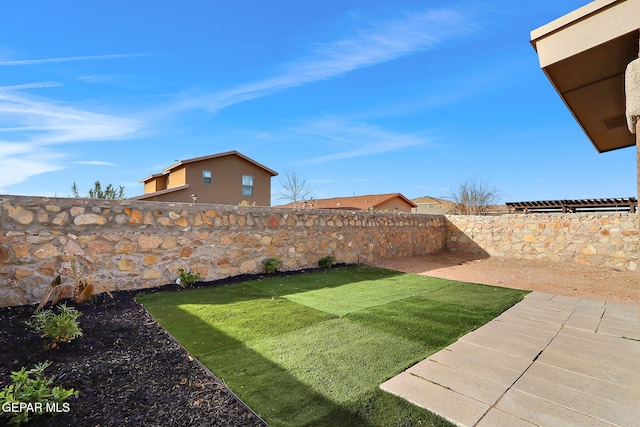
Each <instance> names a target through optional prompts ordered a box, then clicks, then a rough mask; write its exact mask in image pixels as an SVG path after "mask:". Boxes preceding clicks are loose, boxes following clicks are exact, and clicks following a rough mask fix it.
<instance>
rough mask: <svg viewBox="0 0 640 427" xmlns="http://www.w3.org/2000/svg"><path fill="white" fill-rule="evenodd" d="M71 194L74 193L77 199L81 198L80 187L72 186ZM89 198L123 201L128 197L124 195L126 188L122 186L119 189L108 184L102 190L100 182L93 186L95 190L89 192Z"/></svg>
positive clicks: (74, 184)
mask: <svg viewBox="0 0 640 427" xmlns="http://www.w3.org/2000/svg"><path fill="white" fill-rule="evenodd" d="M71 192H72V193H73V197H75V198H76V199H78V198H80V192H79V191H78V186H77V185H76V183H75V182H74V183H73V185H72V186H71ZM89 198H90V199H111V200H121V199H126V198H127V196H125V194H124V187H123V186H122V185H120V186H119V187H118V188H117V189H116V188H115V187H114V186H113V185H111V184H108V185H107V186H106V187H105V189H104V190H103V189H102V184H100V181H96V182H95V183H94V184H93V188H92V189H90V190H89Z"/></svg>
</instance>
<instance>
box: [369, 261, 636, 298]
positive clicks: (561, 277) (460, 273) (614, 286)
mask: <svg viewBox="0 0 640 427" xmlns="http://www.w3.org/2000/svg"><path fill="white" fill-rule="evenodd" d="M376 266H378V267H384V268H389V269H392V270H398V271H404V272H407V273H416V274H421V275H425V276H434V277H441V278H445V279H452V280H460V281H464V282H472V283H483V284H487V285H494V286H504V287H508V288H515V289H528V290H532V291H539V292H546V293H550V294H556V295H566V296H571V297H577V298H584V299H594V300H604V301H611V302H617V303H624V304H633V305H640V271H619V270H614V269H612V268H607V267H597V266H589V265H580V264H574V263H568V262H551V261H542V260H518V259H507V258H482V257H479V256H478V255H475V254H471V253H465V252H443V253H441V254H436V255H428V256H422V257H408V258H400V259H389V260H381V261H379V262H377V263H376Z"/></svg>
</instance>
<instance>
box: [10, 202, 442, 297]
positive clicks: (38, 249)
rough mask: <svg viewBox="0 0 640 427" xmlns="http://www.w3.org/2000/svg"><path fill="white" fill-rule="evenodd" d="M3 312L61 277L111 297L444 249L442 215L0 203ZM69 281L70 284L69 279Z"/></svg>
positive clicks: (136, 204) (143, 204) (37, 294)
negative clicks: (73, 266) (182, 280)
mask: <svg viewBox="0 0 640 427" xmlns="http://www.w3.org/2000/svg"><path fill="white" fill-rule="evenodd" d="M0 203H1V204H2V206H1V210H0V306H6V305H19V304H28V303H33V302H36V301H39V300H40V298H42V296H43V294H44V292H45V290H46V287H47V285H48V284H49V282H51V280H52V279H53V278H54V277H55V276H56V275H57V274H59V273H61V272H62V273H63V276H62V277H63V279H64V280H66V281H68V282H70V281H71V279H70V278H69V277H67V276H68V275H69V274H70V271H69V260H70V258H71V257H73V256H75V258H76V259H77V264H78V265H79V267H80V268H81V269H82V274H83V276H85V277H87V278H89V279H90V280H91V281H92V282H93V283H99V284H101V285H103V286H105V287H106V288H107V289H109V290H121V289H135V288H145V287H153V286H159V285H163V284H167V283H170V282H174V281H175V279H176V278H177V276H178V269H180V268H182V269H184V270H186V271H188V270H192V271H193V272H197V273H200V274H201V276H202V278H203V280H215V279H219V278H224V277H228V276H235V275H238V274H243V273H258V272H261V271H263V267H262V265H261V260H262V259H264V258H266V257H279V258H281V259H282V261H283V266H282V268H281V269H282V270H296V269H301V268H309V267H316V266H317V262H318V260H319V259H320V258H322V257H324V256H326V255H328V254H332V255H334V256H335V258H336V261H337V262H343V263H365V262H369V263H370V262H373V261H374V260H376V259H378V258H394V257H402V256H414V255H424V254H428V253H433V252H437V251H440V250H442V249H443V247H444V242H445V235H446V228H445V220H444V217H442V216H430V215H412V214H391V213H375V212H347V211H326V210H292V209H273V208H259V207H239V206H225V205H205V204H196V205H190V204H187V203H163V202H140V201H131V200H124V201H113V200H95V199H63V198H42V197H25V196H7V195H4V196H0ZM65 273H66V274H67V276H65Z"/></svg>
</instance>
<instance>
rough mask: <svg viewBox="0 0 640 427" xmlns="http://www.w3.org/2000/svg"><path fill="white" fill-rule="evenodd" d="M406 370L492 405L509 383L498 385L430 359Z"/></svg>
mask: <svg viewBox="0 0 640 427" xmlns="http://www.w3.org/2000/svg"><path fill="white" fill-rule="evenodd" d="M406 372H409V373H410V374H412V375H414V376H416V377H419V378H421V379H423V380H426V381H429V382H431V383H434V384H445V383H446V385H447V388H448V389H449V390H453V391H455V392H457V393H460V394H463V395H465V396H469V397H470V398H472V399H475V400H478V401H480V402H482V403H486V404H488V405H492V404H493V402H495V401H496V400H497V399H498V398H499V397H500V396H502V395H503V394H504V392H506V391H507V388H509V385H500V384H499V383H496V382H493V381H490V380H488V379H486V378H481V377H479V376H476V375H472V374H469V373H467V372H464V371H460V370H458V369H456V368H454V367H450V366H447V365H442V364H440V363H438V362H436V361H434V360H432V359H426V360H423V361H422V362H420V363H417V364H415V365H413V366H412V367H411V368H409V369H407V371H406Z"/></svg>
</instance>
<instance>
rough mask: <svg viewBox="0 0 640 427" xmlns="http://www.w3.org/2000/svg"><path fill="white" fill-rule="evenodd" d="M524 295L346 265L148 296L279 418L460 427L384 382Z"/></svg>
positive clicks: (268, 414) (271, 418) (229, 378)
mask: <svg viewBox="0 0 640 427" xmlns="http://www.w3.org/2000/svg"><path fill="white" fill-rule="evenodd" d="M525 294H526V292H525V291H518V290H514V289H506V288H496V287H492V286H485V285H475V284H469V283H462V282H454V281H449V280H443V279H436V278H431V277H424V276H418V275H413V274H405V273H399V272H395V271H390V270H384V269H379V268H373V267H348V268H338V269H333V270H328V271H318V272H314V273H311V274H304V275H292V276H289V277H269V278H266V279H262V280H256V281H251V282H243V283H239V284H235V285H230V286H223V287H217V288H203V289H193V290H186V291H183V292H180V293H164V294H149V295H141V296H139V297H138V299H139V300H140V301H141V302H142V303H143V304H144V306H145V307H146V308H147V309H148V310H149V311H150V312H151V313H152V314H153V315H154V316H155V317H156V318H157V319H158V320H159V321H160V322H161V323H162V325H163V326H164V327H165V328H167V330H168V331H169V332H170V333H171V334H172V335H173V336H174V337H176V339H178V341H180V343H181V344H182V345H184V346H185V347H186V348H187V350H189V351H190V352H191V353H192V354H193V355H194V356H196V357H197V358H198V359H199V360H200V361H201V362H202V363H204V364H205V365H206V366H207V367H208V368H209V369H210V370H211V371H212V372H213V373H214V374H216V375H217V376H218V377H219V378H221V379H222V380H224V381H225V383H226V384H227V385H228V386H229V388H231V390H233V391H234V392H235V393H236V394H237V395H238V396H240V398H241V399H242V400H244V401H245V402H246V403H247V404H248V405H249V406H250V407H251V408H252V409H253V410H254V411H256V412H257V413H258V414H259V415H260V416H262V417H263V418H264V419H265V421H267V423H269V425H271V426H300V425H314V426H316V425H326V426H337V425H341V426H347V425H357V426H394V425H397V426H406V425H424V426H450V425H451V424H449V423H448V422H447V421H445V420H443V419H441V418H439V417H437V416H435V415H434V414H431V413H429V412H428V411H426V410H423V409H421V408H418V407H416V406H414V405H411V404H409V403H407V402H405V401H404V400H403V399H400V398H398V397H396V396H393V395H390V394H388V393H385V392H383V391H381V390H380V389H379V388H378V386H379V385H380V384H381V383H382V382H384V381H386V380H387V379H389V378H391V377H393V376H394V375H396V374H398V373H400V372H402V371H403V370H404V369H406V368H408V367H409V366H411V365H413V364H414V363H416V362H418V361H420V360H422V359H424V358H426V357H427V356H429V355H430V354H432V353H434V352H436V351H438V350H440V349H442V348H443V347H446V346H447V345H449V344H450V343H452V342H454V341H455V340H457V339H458V338H459V337H460V336H462V335H464V334H466V333H467V332H469V331H471V330H473V329H476V328H478V327H480V326H481V325H483V324H484V323H486V322H488V321H490V320H491V319H493V318H494V317H496V316H497V315H498V314H500V313H501V312H503V311H504V310H506V309H507V308H509V307H511V306H512V305H513V304H515V303H517V302H518V301H520V300H521V299H522V298H523V296H524V295H525Z"/></svg>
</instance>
